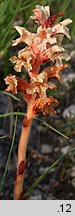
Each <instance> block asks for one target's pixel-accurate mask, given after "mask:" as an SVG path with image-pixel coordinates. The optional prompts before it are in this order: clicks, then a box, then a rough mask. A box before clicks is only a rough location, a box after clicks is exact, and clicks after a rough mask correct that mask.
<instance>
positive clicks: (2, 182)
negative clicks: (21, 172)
mask: <svg viewBox="0 0 75 216" xmlns="http://www.w3.org/2000/svg"><path fill="white" fill-rule="evenodd" d="M17 119H18V114H16V119H15V125H14V132H13V138H12V143H11V148H10V151H9V155H8V159H7V163H6V167H5V171H4V174H3V178H2V181H1V186H0V192H1V191H2V188H3V185H4V181H5V176H6V173H7V169H8V165H9V161H10V157H11V153H12V150H13V146H14V141H15V135H16V128H17Z"/></svg>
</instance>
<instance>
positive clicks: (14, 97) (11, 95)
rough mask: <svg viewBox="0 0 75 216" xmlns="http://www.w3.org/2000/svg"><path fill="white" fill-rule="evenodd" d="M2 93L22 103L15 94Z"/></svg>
mask: <svg viewBox="0 0 75 216" xmlns="http://www.w3.org/2000/svg"><path fill="white" fill-rule="evenodd" d="M0 93H2V94H5V95H7V96H10V97H12V98H13V99H14V100H16V101H20V99H19V98H17V97H16V96H14V95H13V94H11V93H9V92H5V91H0Z"/></svg>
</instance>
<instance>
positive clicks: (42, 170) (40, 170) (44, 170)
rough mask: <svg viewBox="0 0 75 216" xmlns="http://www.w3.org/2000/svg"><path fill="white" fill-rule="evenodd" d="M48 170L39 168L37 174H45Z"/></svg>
mask: <svg viewBox="0 0 75 216" xmlns="http://www.w3.org/2000/svg"><path fill="white" fill-rule="evenodd" d="M48 168H49V167H40V168H39V171H38V172H39V174H40V175H41V174H43V173H44V172H46V171H47V170H48Z"/></svg>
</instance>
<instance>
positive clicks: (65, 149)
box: [61, 146, 70, 155]
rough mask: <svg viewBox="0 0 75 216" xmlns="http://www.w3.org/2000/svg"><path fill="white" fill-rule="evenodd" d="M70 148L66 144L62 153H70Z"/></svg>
mask: <svg viewBox="0 0 75 216" xmlns="http://www.w3.org/2000/svg"><path fill="white" fill-rule="evenodd" d="M69 149H70V146H65V147H63V148H61V153H62V154H63V155H65V154H67V153H68V151H69Z"/></svg>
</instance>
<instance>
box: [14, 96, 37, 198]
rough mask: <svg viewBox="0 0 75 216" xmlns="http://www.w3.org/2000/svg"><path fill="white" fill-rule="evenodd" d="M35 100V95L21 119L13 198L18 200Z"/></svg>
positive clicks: (21, 187) (22, 180)
mask: <svg viewBox="0 0 75 216" xmlns="http://www.w3.org/2000/svg"><path fill="white" fill-rule="evenodd" d="M34 101H35V95H34V96H33V97H32V99H31V100H30V102H29V103H28V110H27V117H25V118H24V120H23V125H22V132H21V136H20V141H19V147H18V165H17V176H16V179H15V186H14V199H15V200H18V199H19V198H20V195H21V193H22V190H23V182H24V175H25V164H26V149H27V142H28V138H29V134H30V129H31V124H32V120H33V117H34V113H33V104H34Z"/></svg>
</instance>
